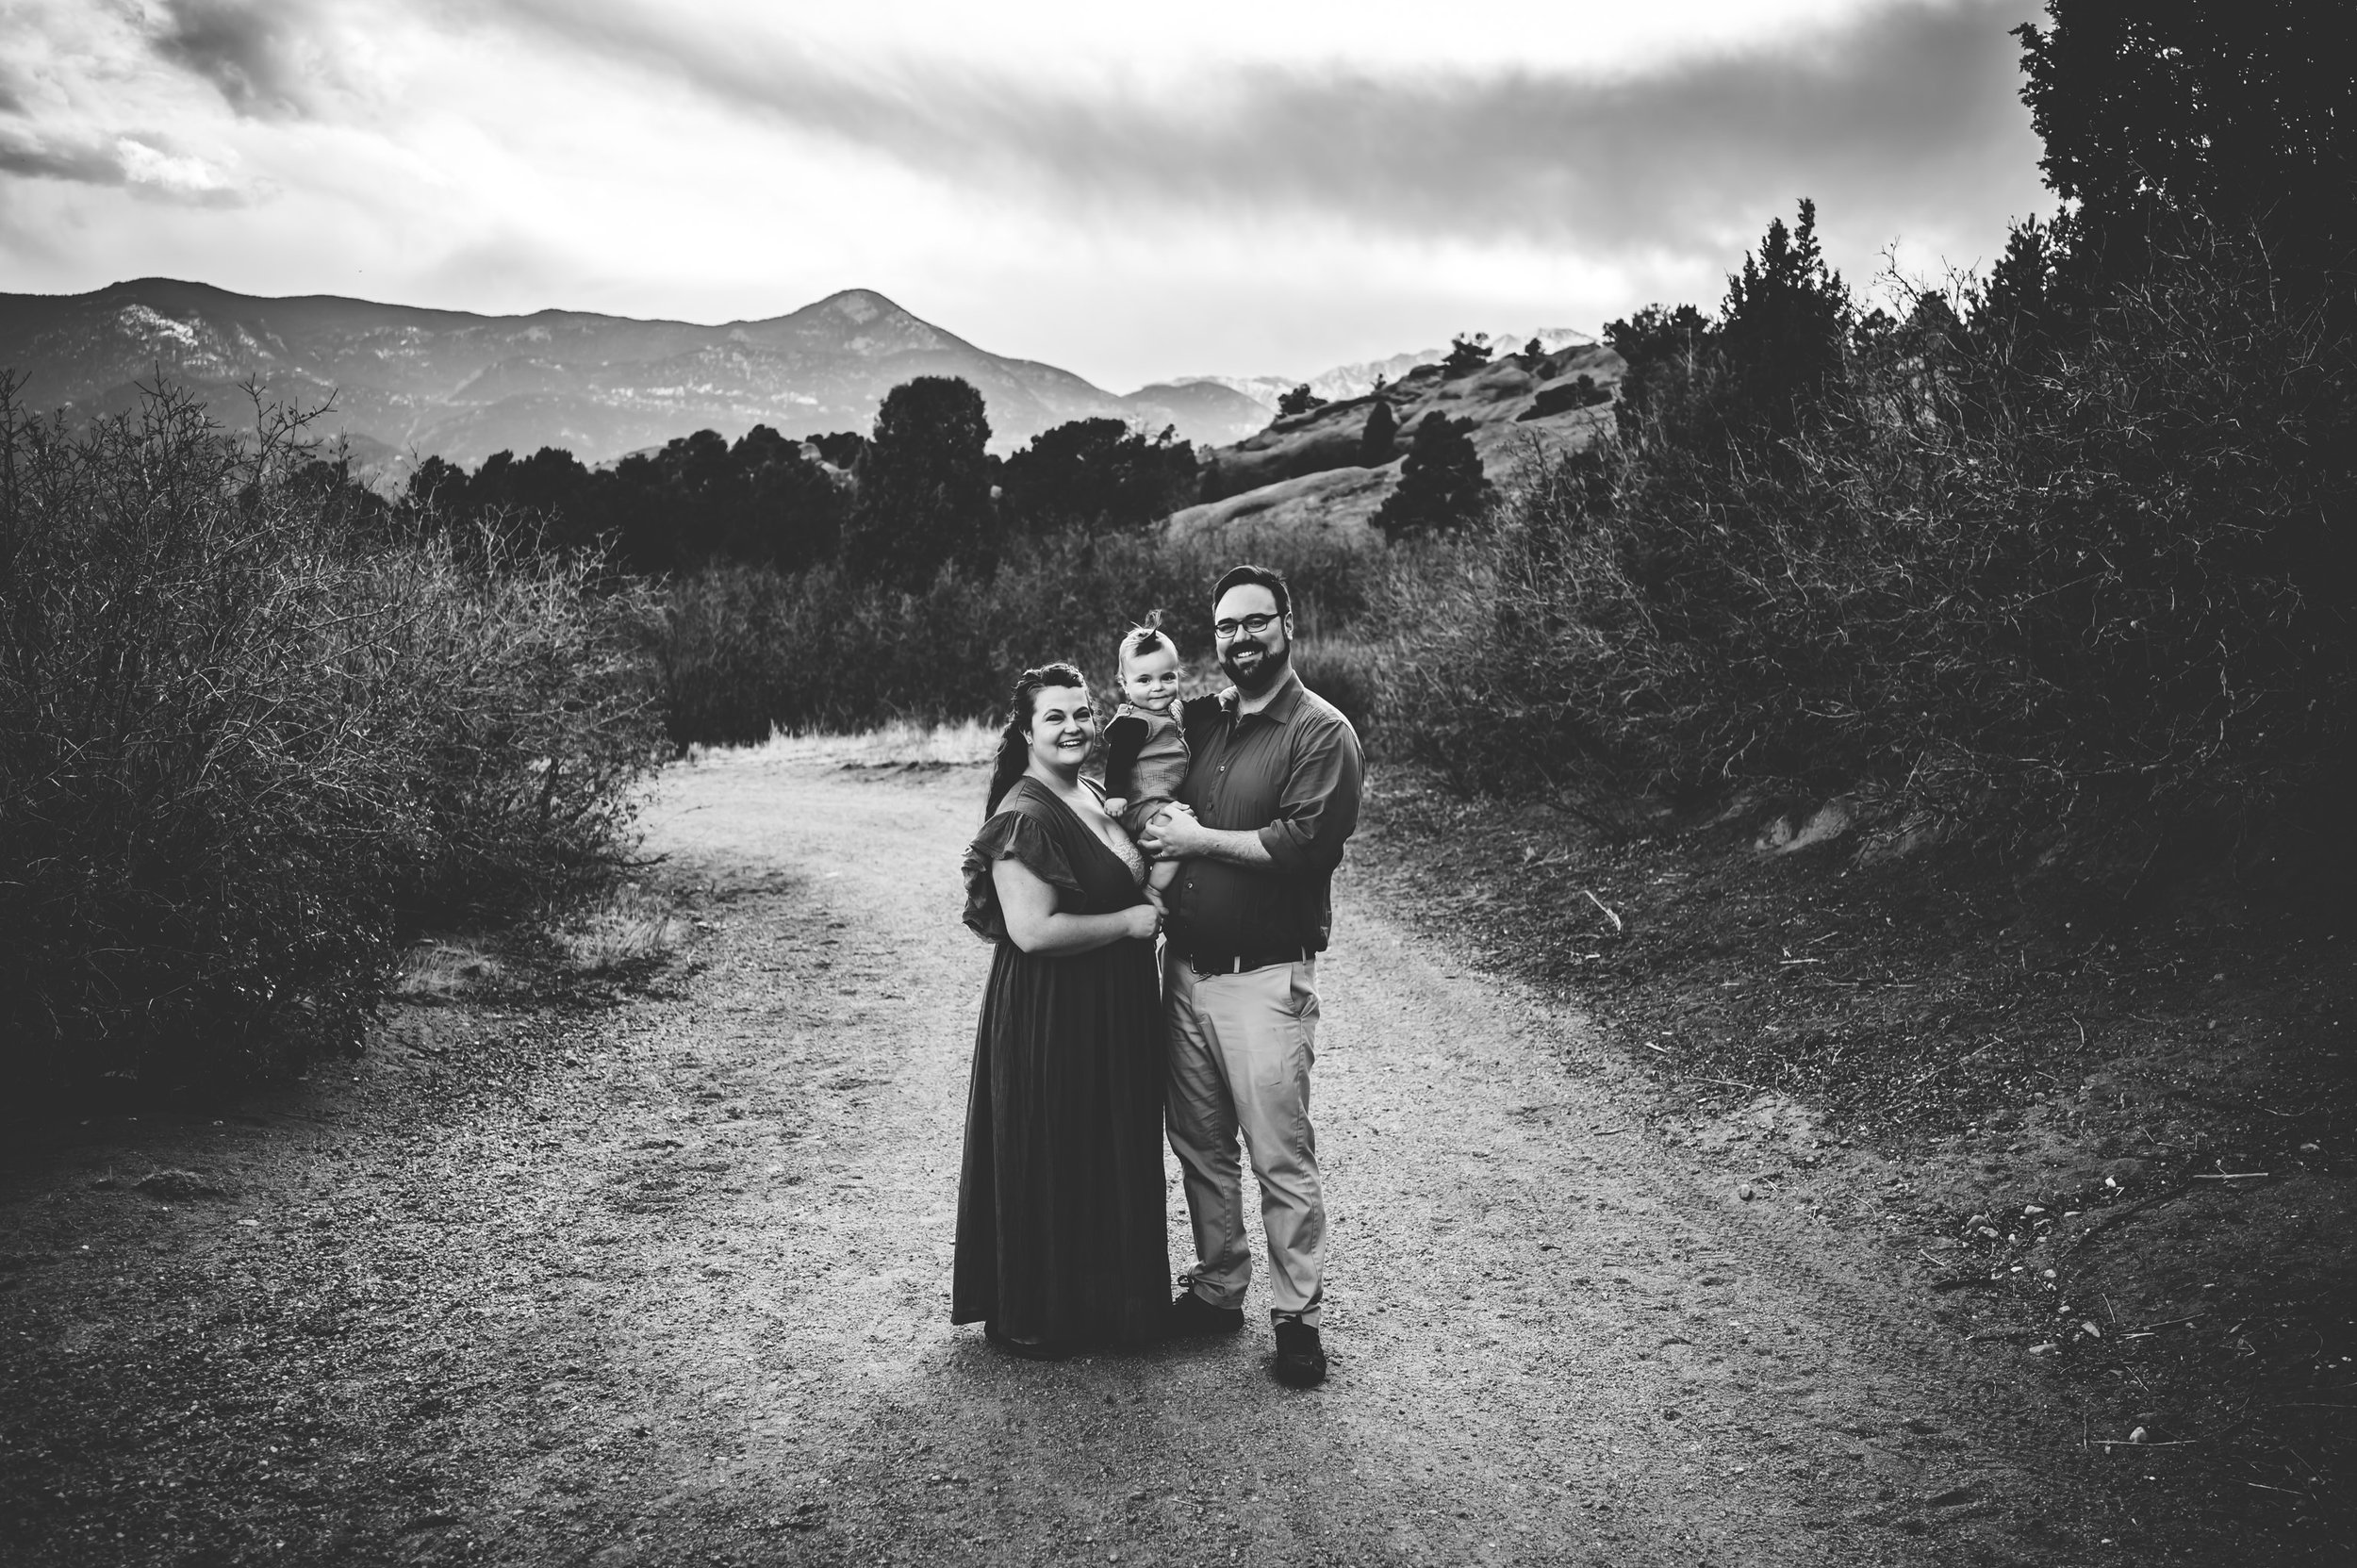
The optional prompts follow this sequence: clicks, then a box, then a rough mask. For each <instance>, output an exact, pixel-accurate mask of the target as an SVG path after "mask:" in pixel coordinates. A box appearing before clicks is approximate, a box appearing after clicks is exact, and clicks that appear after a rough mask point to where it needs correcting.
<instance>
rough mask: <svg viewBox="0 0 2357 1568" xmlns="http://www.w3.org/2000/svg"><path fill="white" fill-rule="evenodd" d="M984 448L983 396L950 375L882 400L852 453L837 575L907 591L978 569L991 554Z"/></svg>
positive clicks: (919, 381)
mask: <svg viewBox="0 0 2357 1568" xmlns="http://www.w3.org/2000/svg"><path fill="white" fill-rule="evenodd" d="M989 440H990V421H989V419H988V418H987V417H986V416H985V414H984V412H983V408H982V394H981V393H980V392H978V391H976V390H975V389H974V388H972V387H971V386H969V385H968V384H967V383H965V382H964V381H962V380H960V379H958V378H957V377H955V376H941V375H920V376H918V377H917V378H916V379H915V380H914V381H908V382H904V383H902V384H901V385H899V386H898V387H895V388H892V390H891V391H889V392H886V393H885V394H884V400H883V404H882V407H880V408H879V409H878V410H877V411H876V432H875V435H874V436H873V437H870V438H869V440H868V442H867V445H866V448H865V450H864V451H862V452H861V453H860V455H859V467H858V478H859V499H858V500H857V502H856V503H854V504H853V506H852V509H851V515H850V518H849V520H848V523H847V526H846V527H845V528H844V530H843V564H844V565H845V567H847V568H848V569H850V570H851V571H852V572H853V573H854V574H856V575H858V576H861V577H865V578H867V579H869V580H871V581H876V582H882V583H888V584H891V585H892V586H896V587H899V588H902V589H906V590H908V591H910V592H917V591H920V590H922V589H923V588H924V587H925V586H926V585H927V584H929V583H931V581H932V580H933V574H934V573H935V572H937V571H939V570H940V569H941V568H942V566H943V564H944V563H946V562H951V561H954V562H957V563H958V564H959V565H961V566H964V567H966V568H968V569H987V568H988V567H989V566H990V565H991V564H992V563H993V562H994V561H995V560H996V558H997V515H996V509H995V507H994V506H993V505H992V503H991V495H990V487H991V474H990V469H991V460H990V454H989V452H988V451H987V450H986V448H987V445H988V443H989Z"/></svg>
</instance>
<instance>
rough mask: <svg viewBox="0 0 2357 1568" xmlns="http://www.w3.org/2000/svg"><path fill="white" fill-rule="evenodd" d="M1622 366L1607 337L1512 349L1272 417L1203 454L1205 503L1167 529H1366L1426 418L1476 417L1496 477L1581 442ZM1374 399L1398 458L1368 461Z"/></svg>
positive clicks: (1477, 440) (1477, 441)
mask: <svg viewBox="0 0 2357 1568" xmlns="http://www.w3.org/2000/svg"><path fill="white" fill-rule="evenodd" d="M1623 369H1624V366H1623V364H1622V361H1621V356H1620V355H1617V354H1615V353H1613V352H1612V351H1611V350H1610V349H1608V348H1606V347H1605V346H1604V345H1602V344H1600V343H1580V344H1576V345H1574V346H1571V347H1567V348H1560V349H1557V350H1555V351H1554V352H1552V353H1549V354H1541V355H1535V356H1529V357H1525V356H1524V355H1505V356H1503V357H1501V358H1499V359H1497V360H1495V361H1494V362H1492V363H1491V364H1490V365H1487V366H1485V367H1483V368H1482V369H1481V370H1478V371H1474V372H1472V373H1471V374H1468V375H1462V376H1454V377H1452V376H1446V375H1443V374H1442V370H1441V367H1440V366H1439V365H1437V364H1431V365H1422V366H1418V367H1416V368H1414V369H1413V370H1410V371H1409V372H1408V373H1407V374H1406V375H1404V376H1402V377H1401V378H1400V379H1398V380H1397V381H1393V382H1392V383H1391V384H1389V385H1388V386H1386V387H1385V388H1384V389H1383V391H1382V392H1381V393H1380V394H1376V393H1368V394H1366V395H1364V396H1360V397H1354V398H1343V399H1340V400H1337V401H1335V402H1333V403H1329V404H1327V405H1326V406H1324V407H1322V408H1313V409H1311V410H1310V412H1308V413H1306V414H1296V415H1294V416H1292V417H1291V418H1287V419H1279V420H1276V421H1272V422H1271V423H1270V424H1269V425H1268V427H1267V428H1266V429H1264V430H1261V431H1259V432H1256V433H1255V434H1253V435H1251V436H1249V437H1245V438H1244V439H1243V440H1241V441H1238V442H1235V443H1233V444H1232V445H1229V446H1225V447H1221V448H1218V449H1217V450H1215V451H1211V452H1208V453H1206V454H1204V457H1205V472H1204V478H1203V494H1204V496H1205V498H1206V499H1205V501H1204V502H1203V503H1201V504H1198V505H1195V506H1190V507H1187V508H1185V509H1184V510H1182V511H1180V512H1178V513H1177V514H1176V515H1174V516H1173V517H1172V519H1171V521H1170V527H1171V530H1172V532H1173V533H1174V534H1192V533H1197V532H1200V531H1203V530H1206V529H1217V528H1224V527H1227V526H1229V525H1231V524H1235V523H1243V522H1251V523H1254V524H1257V525H1272V526H1276V527H1279V528H1285V529H1294V528H1316V529H1322V530H1329V531H1331V530H1339V531H1341V532H1343V533H1344V534H1359V535H1363V534H1365V532H1366V530H1367V520H1368V519H1370V518H1372V517H1373V516H1374V515H1375V513H1376V508H1378V507H1380V506H1381V505H1382V504H1383V502H1384V498H1385V497H1387V496H1389V495H1390V494H1391V493H1392V489H1393V487H1394V486H1395V485H1397V483H1398V482H1399V464H1400V459H1401V458H1403V457H1404V456H1406V455H1407V452H1408V444H1409V437H1410V436H1411V435H1412V434H1413V432H1414V430H1415V427H1416V425H1417V423H1418V422H1419V421H1422V420H1423V419H1424V418H1425V417H1426V415H1428V414H1432V413H1436V412H1437V413H1441V414H1445V415H1446V416H1448V417H1449V418H1450V419H1455V420H1466V421H1471V422H1472V424H1473V443H1474V448H1475V451H1477V452H1479V453H1480V454H1481V462H1482V467H1483V468H1484V469H1485V470H1487V471H1488V473H1489V475H1490V477H1491V479H1492V481H1493V482H1494V481H1496V480H1498V479H1500V478H1502V477H1504V475H1505V474H1506V472H1507V471H1508V470H1510V469H1511V468H1512V467H1513V466H1514V465H1515V464H1517V463H1519V462H1521V461H1523V460H1524V459H1525V458H1526V457H1528V456H1530V455H1531V454H1533V453H1536V452H1542V451H1558V452H1559V451H1573V450H1576V449H1578V448H1579V447H1582V446H1585V445H1586V444H1587V443H1588V442H1589V441H1590V440H1591V438H1592V437H1593V436H1594V434H1595V432H1596V431H1597V430H1598V429H1599V428H1601V427H1602V426H1603V424H1604V423H1605V421H1608V420H1609V419H1610V418H1611V414H1612V406H1611V404H1610V402H1609V401H1608V394H1609V393H1610V392H1611V390H1612V389H1613V388H1615V387H1617V386H1618V385H1619V383H1620V378H1621V371H1622V370H1623ZM1582 376H1585V377H1587V378H1588V380H1589V382H1590V383H1591V385H1592V388H1593V392H1592V393H1591V394H1590V395H1589V396H1588V397H1583V396H1582V395H1581V393H1580V391H1579V390H1578V388H1579V378H1580V377H1582ZM1378 395H1379V396H1381V397H1382V399H1383V400H1384V401H1385V402H1387V403H1389V404H1391V407H1392V414H1393V419H1394V421H1396V424H1397V434H1396V436H1395V437H1393V444H1392V457H1391V460H1390V461H1389V462H1387V463H1381V464H1376V465H1374V466H1367V465H1366V464H1365V461H1364V458H1365V454H1364V453H1363V452H1362V451H1361V439H1362V437H1363V434H1364V432H1365V430H1366V427H1367V420H1368V417H1369V415H1370V414H1371V413H1372V412H1373V411H1374V407H1375V402H1376V396H1378Z"/></svg>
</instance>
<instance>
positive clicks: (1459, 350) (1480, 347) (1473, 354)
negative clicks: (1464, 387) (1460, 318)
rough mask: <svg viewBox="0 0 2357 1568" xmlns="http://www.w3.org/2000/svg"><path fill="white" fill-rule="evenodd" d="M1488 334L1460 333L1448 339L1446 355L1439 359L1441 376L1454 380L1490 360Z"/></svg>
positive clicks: (1477, 368)
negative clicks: (1470, 334)
mask: <svg viewBox="0 0 2357 1568" xmlns="http://www.w3.org/2000/svg"><path fill="white" fill-rule="evenodd" d="M1490 354H1491V349H1490V335H1489V334H1488V333H1486V332H1476V333H1475V334H1474V335H1473V336H1472V337H1470V338H1468V337H1466V336H1465V335H1463V334H1462V333H1459V335H1458V336H1457V337H1455V338H1450V339H1449V345H1448V357H1447V358H1445V359H1443V360H1442V361H1441V376H1442V379H1443V380H1454V379H1455V378H1456V377H1458V376H1460V375H1470V374H1472V373H1473V372H1474V371H1477V370H1479V369H1481V367H1482V366H1484V365H1487V364H1488V363H1489V362H1490Z"/></svg>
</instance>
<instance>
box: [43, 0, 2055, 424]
mask: <svg viewBox="0 0 2357 1568" xmlns="http://www.w3.org/2000/svg"><path fill="white" fill-rule="evenodd" d="M2035 10H2036V8H2035V7H2034V6H2033V5H2032V4H2031V3H2030V0H1951V3H1943V4H1920V3H1904V4H1903V3H1893V0H1750V3H1747V4H1742V5H1732V4H1717V3H1711V0H1650V3H1647V4H1642V5H1630V4H1628V3H1626V0H1612V3H1610V4H1600V3H1595V0H1540V3H1534V4H1492V3H1483V0H1456V3H1453V4H1440V5H1433V4H1422V5H1405V4H1379V3H1372V0H1349V3H1343V4H1326V3H1323V0H1254V3H1250V4H1241V3H1239V4H1230V3H1228V0H1189V3H1187V4H1184V5H1178V6H1152V7H1147V6H1127V7H1114V6H1108V5H1105V4H1103V3H1102V0H1097V3H1094V4H1075V5H1062V4H1057V5H1047V4H1023V3H1016V0H1002V3H1001V4H998V5H977V4H974V3H973V0H938V3H936V0H856V3H847V0H832V3H831V4H826V5H809V6H804V5H796V4H790V3H778V0H364V3H363V0H0V290H8V291H21V290H30V291H41V292H72V291H78V290H81V289H93V288H98V287H101V286H103V285H105V284H107V283H109V282H113V281H115V280H117V279H121V278H129V277H139V276H146V275H153V274H164V275H170V276H177V277H192V278H198V279H202V280H205V281H207V282H211V283H217V284H221V285H223V286H224V287H227V288H231V289H239V290H243V291H246V292H251V293H263V294H292V293H340V294H354V295H361V296H365V297H369V298H375V299H385V300H394V301H400V302H403V303H408V304H419V305H442V306H450V307H457V308H465V309H474V310H484V311H499V312H505V311H524V310H532V309H537V308H539V307H542V306H545V305H562V306H567V307H572V308H579V309H591V310H604V311H613V312H617V313H621V314H627V315H635V316H667V317H681V318H686V319H689V320H695V321H724V320H730V319H735V318H743V317H761V316H773V315H778V314H781V313H783V312H784V311H786V310H790V309H793V308H795V307H796V306H798V305H804V304H807V303H809V302H810V301H812V300H815V299H817V298H820V297H822V296H824V295H826V294H829V293H832V291H834V290H835V289H844V288H850V287H864V288H870V289H879V290H881V291H882V292H883V293H885V294H888V295H890V296H892V297H893V298H894V299H896V300H898V302H899V303H900V304H901V305H905V306H906V307H908V308H909V309H911V310H913V311H915V312H916V313H917V314H918V315H920V316H923V317H925V318H926V319H928V320H930V321H932V322H936V323H938V324H940V325H942V326H945V327H948V328H949V329H950V330H951V331H954V332H957V333H958V334H960V335H961V336H964V337H965V338H969V339H971V340H973V341H975V342H977V343H979V344H981V346H982V347H985V348H988V349H992V350H994V351H997V352H998V353H1002V354H1015V355H1027V356H1030V357H1033V358H1039V359H1046V360H1049V361H1051V362H1053V363H1056V364H1060V365H1063V366H1064V367H1066V368H1068V369H1070V370H1074V371H1079V372H1080V373H1081V374H1083V375H1086V376H1088V377H1090V378H1091V379H1092V380H1095V381H1096V382H1098V383H1100V384H1102V385H1105V386H1108V387H1111V388H1115V389H1117V390H1126V389H1128V388H1131V387H1134V386H1137V385H1139V384H1141V383H1143V382H1146V381H1149V380H1156V379H1161V378H1164V377H1168V376H1172V375H1178V374H1184V373H1189V372H1219V373H1228V374H1250V373H1259V372H1277V373H1285V374H1306V373H1309V372H1311V371H1317V370H1319V369H1322V368H1324V367H1325V366H1327V365H1330V364H1334V363H1338V362H1342V361H1346V360H1353V359H1361V358H1368V357H1373V356H1376V355H1384V354H1390V353H1393V352H1397V351H1399V350H1402V349H1409V348H1417V347H1422V346H1426V345H1428V344H1432V343H1437V342H1442V341H1444V340H1445V339H1446V338H1447V336H1448V335H1449V333H1450V332H1451V331H1452V330H1456V329H1459V328H1471V327H1501V326H1506V325H1509V324H1510V325H1515V326H1540V325H1558V324H1560V325H1572V326H1581V327H1586V328H1589V329H1591V330H1592V329H1593V328H1594V327H1595V326H1596V325H1597V324H1598V323H1600V322H1602V321H1604V320H1605V319H1607V318H1608V317H1611V316H1615V315H1620V314H1623V313H1624V312H1626V311H1628V310H1629V309H1631V308H1633V307H1635V306H1637V305H1642V304H1644V303H1645V302H1646V301H1648V300H1654V299H1662V300H1678V299H1692V300H1696V301H1699V302H1702V303H1705V304H1709V303H1712V302H1715V301H1716V299H1717V298H1718V297H1719V295H1720V294H1721V293H1722V291H1723V289H1724V282H1723V274H1724V273H1725V272H1726V271H1727V269H1728V268H1729V267H1730V266H1731V265H1732V264H1734V263H1735V262H1736V261H1738V260H1739V257H1740V255H1741V252H1742V250H1743V249H1744V247H1745V246H1746V245H1747V244H1748V243H1751V242H1752V241H1754V240H1755V238H1756V236H1757V234H1758V232H1759V230H1760V229H1761V227H1762V226H1764V224H1765V223H1766V221H1767V220H1768V219H1769V218H1770V217H1771V216H1773V215H1775V214H1777V213H1779V212H1782V213H1785V214H1789V213H1790V212H1791V210H1792V206H1793V203H1794V200H1795V199H1796V198H1797V197H1799V196H1803V195H1808V196H1813V197H1814V198H1815V199H1816V200H1817V203H1818V206H1819V212H1820V219H1819V222H1820V228H1821V233H1822V234H1823V236H1824V239H1825V240H1826V244H1827V248H1828V251H1829V252H1830V253H1831V255H1832V256H1833V257H1834V259H1835V260H1836V262H1837V263H1838V265H1839V266H1841V267H1842V269H1843V270H1844V271H1845V272H1848V273H1849V274H1850V275H1851V277H1852V278H1853V279H1854V281H1861V282H1862V281H1865V280H1867V279H1869V278H1871V276H1872V275H1873V274H1874V273H1875V272H1878V271H1879V270H1880V269H1882V268H1883V267H1884V266H1885V265H1886V262H1885V259H1884V258H1885V256H1886V254H1887V253H1889V254H1895V256H1896V257H1897V260H1898V263H1899V265H1900V267H1901V269H1902V270H1903V271H1904V272H1908V273H1910V274H1913V275H1928V274H1931V273H1933V272H1937V271H1939V270H1940V269H1942V268H1943V267H1945V266H1948V265H1962V266H1969V265H1971V264H1974V263H1976V262H1979V263H1985V262H1986V260H1987V259H1988V258H1989V257H1990V256H1993V255H1994V254H1995V253H1996V252H1997V251H1998V250H2000V249H2001V248H2002V246H2003V231H2004V223H2005V221H2006V220H2007V218H2008V217H2011V216H2017V215H2023V214H2027V213H2029V212H2032V211H2035V210H2043V209H2044V208H2046V207H2048V206H2051V205H2052V202H2051V199H2050V198H2048V197H2047V196H2046V195H2045V194H2044V192H2042V190H2041V189H2040V187H2039V185H2038V181H2037V170H2036V157H2037V143H2036V139H2035V138H2034V137H2033V136H2032V135H2031V132H2030V128H2029V119H2028V114H2027V112H2026V111H2025V110H2024V109H2023V108H2022V107H2021V106H2020V103H2019V100H2018V99H2017V98H2016V96H2015V91H2016V86H2017V74H2016V66H2015V58H2016V54H2017V49H2016V46H2015V45H2014V43H2013V41H2011V40H2010V39H2008V38H2007V37H2006V36H2005V34H2006V29H2007V28H2009V27H2011V26H2012V25H2015V24H2016V23H2018V22H2019V21H2022V20H2024V19H2026V18H2028V17H2030V16H2032V15H2033V14H2035ZM1894 246H1895V247H1896V249H1895V252H1894V251H1893V247H1894Z"/></svg>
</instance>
